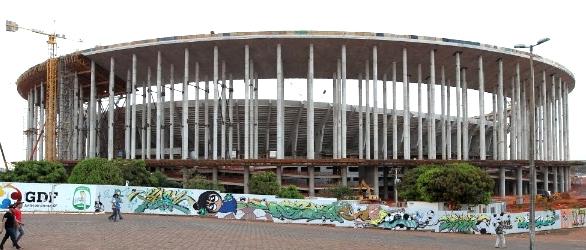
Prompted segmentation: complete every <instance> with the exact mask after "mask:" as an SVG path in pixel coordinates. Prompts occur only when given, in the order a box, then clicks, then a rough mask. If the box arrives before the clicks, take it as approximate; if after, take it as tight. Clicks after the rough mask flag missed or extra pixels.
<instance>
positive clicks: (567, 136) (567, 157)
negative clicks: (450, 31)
mask: <svg viewBox="0 0 586 250" xmlns="http://www.w3.org/2000/svg"><path fill="white" fill-rule="evenodd" d="M41 92H42V91H41ZM568 101H569V99H568V85H567V84H566V83H564V104H563V105H564V148H565V151H564V152H565V156H564V159H565V160H566V161H569V160H570V134H569V133H570V124H569V122H570V117H569V113H570V111H569V110H568V108H569V105H568Z"/></svg>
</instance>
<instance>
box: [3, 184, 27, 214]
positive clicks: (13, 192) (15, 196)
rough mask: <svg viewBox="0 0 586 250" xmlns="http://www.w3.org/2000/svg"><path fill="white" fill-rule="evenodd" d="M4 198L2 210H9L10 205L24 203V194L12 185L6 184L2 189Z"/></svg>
mask: <svg viewBox="0 0 586 250" xmlns="http://www.w3.org/2000/svg"><path fill="white" fill-rule="evenodd" d="M3 196H5V197H4V199H2V203H0V208H2V209H6V208H8V206H10V204H13V203H16V202H18V201H22V193H21V192H20V190H19V189H18V188H16V186H14V185H13V184H12V183H5V184H4V185H2V187H0V197H3Z"/></svg>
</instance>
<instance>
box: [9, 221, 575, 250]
mask: <svg viewBox="0 0 586 250" xmlns="http://www.w3.org/2000/svg"><path fill="white" fill-rule="evenodd" d="M106 217H107V215H29V214H25V215H24V220H25V223H26V235H25V236H24V238H23V240H22V242H21V244H22V246H23V247H24V249H401V250H408V249H418V250H421V249H475V250H477V249H494V245H493V244H494V240H495V238H494V236H490V235H467V234H448V233H431V232H417V231H390V230H378V229H353V228H336V227H329V226H309V225H291V224H275V223H267V222H248V221H236V220H219V219H213V218H198V217H181V216H148V215H125V216H124V220H122V221H120V222H116V223H114V222H109V221H108V220H107V219H106ZM537 241H538V249H585V248H586V228H584V229H570V230H559V231H555V232H552V233H540V234H539V235H538V237H537ZM507 243H508V246H509V248H508V249H528V248H529V247H528V239H527V234H523V235H510V236H508V237H507ZM10 245H11V242H10V241H8V242H7V244H6V246H5V249H11V246H10Z"/></svg>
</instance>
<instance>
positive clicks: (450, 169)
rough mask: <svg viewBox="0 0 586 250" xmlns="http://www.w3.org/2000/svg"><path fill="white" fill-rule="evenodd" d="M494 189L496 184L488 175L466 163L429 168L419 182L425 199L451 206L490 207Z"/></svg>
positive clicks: (421, 195) (417, 182)
mask: <svg viewBox="0 0 586 250" xmlns="http://www.w3.org/2000/svg"><path fill="white" fill-rule="evenodd" d="M493 188H494V181H493V180H492V179H491V178H490V176H489V175H488V174H487V173H486V172H484V171H482V170H481V169H480V168H478V167H476V166H473V165H470V164H467V163H458V164H448V165H446V166H443V167H431V168H428V169H426V170H425V171H424V172H423V173H422V174H421V175H419V177H418V178H417V181H416V189H417V192H418V195H419V197H421V198H422V200H424V201H428V202H440V201H441V202H447V203H448V204H450V206H451V207H457V206H459V205H460V204H471V205H476V204H487V203H488V202H490V197H491V192H492V190H493Z"/></svg>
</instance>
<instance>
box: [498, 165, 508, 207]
mask: <svg viewBox="0 0 586 250" xmlns="http://www.w3.org/2000/svg"><path fill="white" fill-rule="evenodd" d="M505 181H506V173H505V167H499V195H500V197H501V198H503V199H504V198H505V196H506V193H507V192H506V190H505V188H506V185H505V184H506V182H505Z"/></svg>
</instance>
